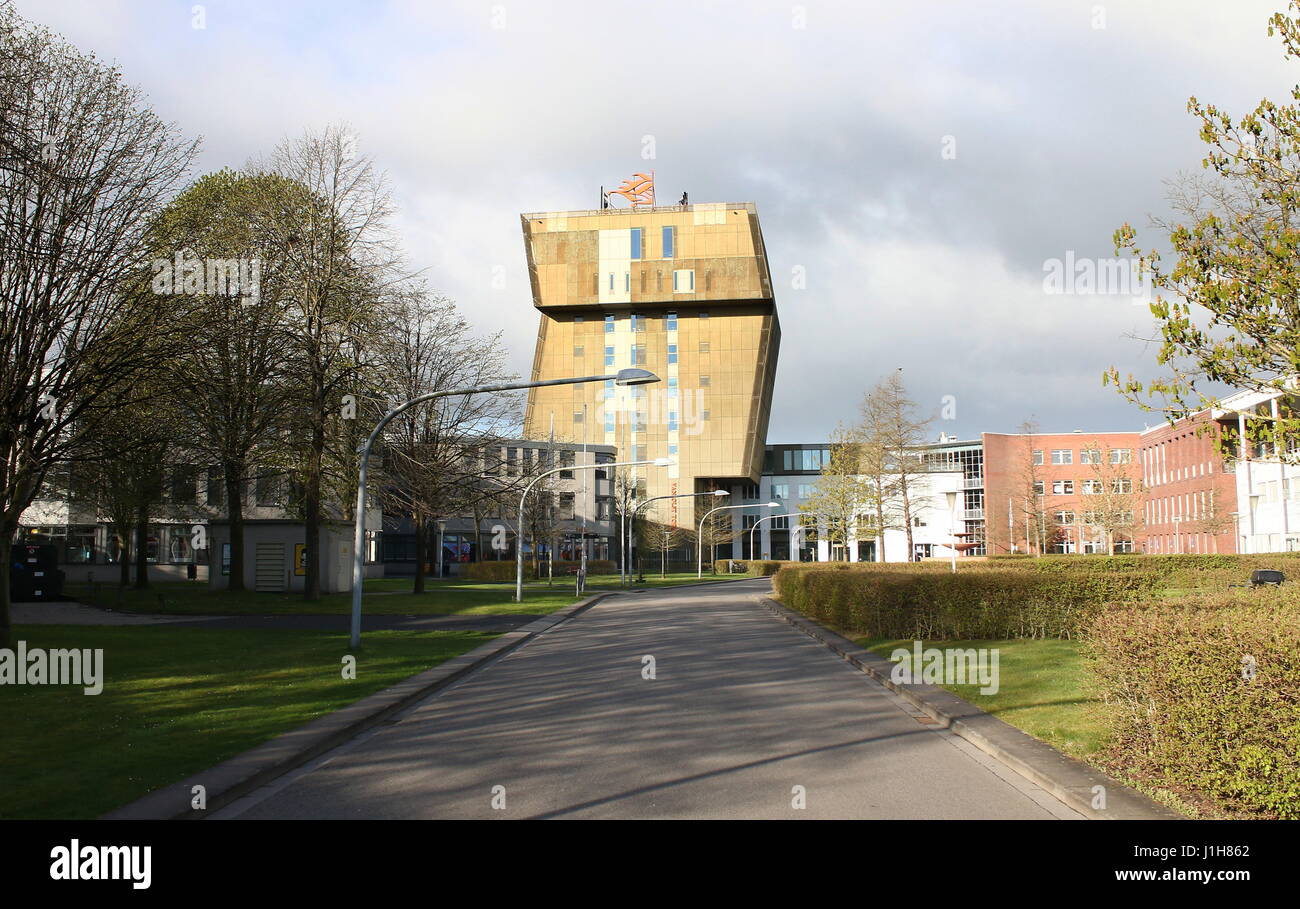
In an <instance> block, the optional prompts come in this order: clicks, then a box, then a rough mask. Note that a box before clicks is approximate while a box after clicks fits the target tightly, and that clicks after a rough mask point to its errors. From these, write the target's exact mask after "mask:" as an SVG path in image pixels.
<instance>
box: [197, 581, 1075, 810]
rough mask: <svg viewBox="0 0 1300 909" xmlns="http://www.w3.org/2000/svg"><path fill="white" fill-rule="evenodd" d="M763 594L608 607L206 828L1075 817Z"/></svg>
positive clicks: (620, 599)
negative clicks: (300, 823) (809, 632)
mask: <svg viewBox="0 0 1300 909" xmlns="http://www.w3.org/2000/svg"><path fill="white" fill-rule="evenodd" d="M767 589H768V582H767V581H753V582H742V583H737V584H727V585H721V586H718V587H702V588H679V589H674V590H662V591H651V592H646V593H640V594H629V595H623V596H617V597H612V598H610V599H608V600H605V601H604V602H602V603H601V604H600V605H598V606H596V607H595V608H593V609H591V610H588V611H587V612H585V613H583V614H582V615H580V616H578V617H577V618H575V619H573V620H571V621H569V622H566V623H564V624H562V625H560V626H558V627H557V628H556V629H554V630H553V631H550V632H547V633H545V634H543V635H541V636H540V637H538V638H536V639H535V640H534V641H532V642H530V643H529V644H528V645H526V646H524V647H522V648H520V649H519V650H516V651H514V652H513V653H510V654H508V655H507V656H505V657H504V658H502V659H500V660H498V661H497V662H495V663H493V664H491V665H489V666H487V667H485V668H483V669H481V670H479V671H478V672H476V673H474V674H472V675H470V676H469V677H467V678H466V679H465V680H463V681H461V682H459V683H458V684H456V685H454V686H452V687H450V688H447V689H445V690H444V691H442V692H440V693H439V694H438V695H435V696H432V697H431V698H429V699H428V700H426V701H424V702H423V703H422V704H420V705H418V706H416V707H414V708H412V709H411V710H410V711H408V712H407V713H405V714H403V715H402V716H400V717H398V718H397V719H396V720H394V721H393V722H391V723H390V724H388V725H384V726H381V727H379V728H377V729H375V730H372V731H371V732H369V733H367V734H365V735H363V736H362V737H360V738H357V739H355V740H353V741H352V742H350V743H348V744H347V745H344V746H343V747H341V748H339V749H337V750H335V751H334V752H331V753H330V754H328V755H325V756H324V757H322V758H320V759H318V760H317V761H315V762H313V763H312V764H309V765H307V766H306V767H304V768H301V769H300V770H298V771H295V772H294V773H292V774H289V775H287V776H285V777H282V778H280V779H279V780H277V781H275V782H273V783H271V784H269V785H268V786H267V787H264V788H263V789H261V790H258V791H257V792H254V793H252V794H250V795H249V796H247V797H245V798H244V799H242V800H240V801H238V802H236V803H234V804H233V805H230V806H228V807H227V808H225V809H223V810H222V811H220V812H217V813H216V814H215V815H214V817H219V818H228V817H244V818H489V819H491V818H796V819H797V818H1038V819H1044V818H1077V817H1078V815H1077V814H1076V813H1075V812H1073V811H1072V810H1071V809H1069V808H1068V807H1066V806H1065V805H1063V804H1061V803H1060V802H1059V801H1057V800H1056V799H1055V798H1053V797H1051V796H1050V795H1048V794H1047V793H1045V792H1043V791H1042V790H1040V789H1038V788H1037V787H1035V786H1033V785H1032V784H1030V783H1028V782H1027V781H1025V780H1024V779H1023V778H1021V777H1019V776H1018V775H1017V774H1015V773H1014V772H1013V771H1011V770H1010V769H1008V768H1006V767H1004V766H1003V765H1001V764H1000V763H998V762H997V761H995V760H993V759H992V758H989V757H988V756H987V755H984V754H982V753H981V752H978V751H977V750H975V749H974V748H973V747H972V746H970V745H969V744H968V743H966V742H964V741H963V740H961V739H959V738H957V737H956V736H953V735H952V734H951V733H948V732H945V731H941V730H939V729H937V728H936V727H934V726H932V725H926V724H923V723H922V722H920V721H919V720H918V719H917V718H916V716H914V712H915V711H914V709H913V708H910V707H909V706H908V705H906V704H905V702H903V701H902V700H901V699H899V698H898V697H897V696H896V695H894V694H893V693H892V692H890V691H889V690H888V689H886V688H884V687H883V686H881V685H879V684H877V683H876V682H874V681H872V680H871V679H870V678H868V677H867V676H865V675H863V674H862V673H860V672H858V671H857V670H855V669H853V668H852V667H850V666H849V665H848V664H846V663H845V662H843V661H842V660H840V659H839V658H837V657H836V656H834V655H832V654H831V653H830V652H829V651H827V650H826V649H825V648H824V647H822V646H821V645H820V644H818V643H816V642H815V641H813V640H811V639H810V638H808V637H806V636H804V635H802V634H800V633H799V632H797V631H795V630H794V629H792V628H791V627H790V626H788V625H786V624H785V623H784V622H781V621H780V620H779V619H777V618H776V617H774V616H772V615H771V614H770V613H768V612H767V611H766V610H764V609H763V608H761V607H760V606H759V605H758V604H757V603H756V602H755V601H754V599H753V597H754V595H756V594H758V593H760V592H764V591H766V590H767ZM647 655H650V656H653V657H654V658H655V672H656V676H657V677H656V678H655V679H654V680H647V679H645V678H643V667H644V662H643V658H644V657H645V656H647ZM796 787H801V789H799V788H796ZM800 792H802V793H803V799H804V804H805V805H806V807H805V808H802V809H801V808H796V807H794V803H795V802H796V801H797V800H798V798H799V793H800ZM494 797H495V798H496V801H497V804H498V805H500V804H501V799H502V798H503V797H504V806H505V807H504V808H503V809H499V808H494V807H493V800H494Z"/></svg>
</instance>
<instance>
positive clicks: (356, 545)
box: [312, 368, 660, 647]
mask: <svg viewBox="0 0 1300 909" xmlns="http://www.w3.org/2000/svg"><path fill="white" fill-rule="evenodd" d="M610 379H612V380H613V381H614V382H615V383H616V384H618V385H649V384H651V383H654V382H658V381H660V379H659V377H658V376H657V375H655V374H654V373H652V372H650V370H648V369H635V368H633V369H620V370H619V371H618V372H617V373H615V374H614V375H612V376H581V377H576V378H569V379H548V380H547V381H545V382H511V383H508V384H505V385H480V386H477V387H475V388H455V389H450V390H448V391H432V392H429V393H428V394H426V395H420V396H419V397H417V398H412V399H411V400H409V401H407V402H406V403H405V404H399V405H398V406H397V407H394V408H393V409H392V410H390V411H389V412H388V413H386V414H384V416H383V418H382V419H381V420H380V421H379V422H378V423H377V424H376V425H375V428H374V429H373V430H372V431H371V433H370V435H369V436H368V437H367V438H366V440H365V442H363V443H362V444H361V446H360V449H359V454H360V456H361V457H360V462H361V463H360V467H359V469H358V472H357V510H356V518H355V522H356V523H355V526H354V527H353V530H352V635H351V645H350V646H352V647H360V646H361V586H362V581H363V576H364V575H365V570H366V569H365V544H366V476H367V474H368V472H369V469H370V450H371V449H372V448H373V447H374V444H375V440H376V439H377V438H379V434H380V433H381V432H383V429H384V427H385V426H387V425H388V424H389V422H390V421H391V420H392V419H393V418H394V417H396V416H398V415H399V414H402V413H404V412H406V411H407V410H410V409H411V408H412V407H414V406H415V405H417V404H423V403H424V402H425V401H432V400H434V399H435V398H449V397H453V396H457V395H475V394H484V393H486V392H491V391H518V390H519V389H523V388H542V387H545V386H549V385H581V384H583V383H585V382H605V381H608V380H610ZM312 543H313V545H314V544H315V541H312Z"/></svg>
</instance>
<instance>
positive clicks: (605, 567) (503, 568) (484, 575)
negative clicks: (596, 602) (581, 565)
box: [460, 559, 618, 581]
mask: <svg viewBox="0 0 1300 909" xmlns="http://www.w3.org/2000/svg"><path fill="white" fill-rule="evenodd" d="M541 567H542V571H543V574H542V577H546V575H545V571H546V563H545V562H543V563H542V566H541ZM577 567H578V563H577V562H559V561H557V562H556V563H555V576H556V577H557V578H560V577H567V576H568V574H569V569H570V568H577ZM616 571H618V569H617V568H615V567H614V563H613V562H611V561H609V560H608V559H588V560H587V574H589V575H592V574H613V573H614V572H616ZM460 576H461V577H462V578H464V579H465V580H467V581H513V580H514V579H515V560H514V559H510V560H509V561H505V560H502V561H487V562H466V563H465V564H464V565H462V566H461V568H460ZM524 577H526V578H532V577H533V563H532V561H531V560H528V559H525V560H524Z"/></svg>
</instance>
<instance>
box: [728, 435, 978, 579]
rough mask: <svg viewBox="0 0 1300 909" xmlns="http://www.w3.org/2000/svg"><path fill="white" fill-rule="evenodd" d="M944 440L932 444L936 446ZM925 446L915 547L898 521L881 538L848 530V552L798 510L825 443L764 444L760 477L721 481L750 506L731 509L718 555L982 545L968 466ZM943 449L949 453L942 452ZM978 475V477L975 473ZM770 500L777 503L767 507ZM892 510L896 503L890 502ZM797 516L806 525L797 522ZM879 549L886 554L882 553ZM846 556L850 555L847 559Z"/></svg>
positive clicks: (865, 554)
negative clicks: (972, 522) (728, 536)
mask: <svg viewBox="0 0 1300 909" xmlns="http://www.w3.org/2000/svg"><path fill="white" fill-rule="evenodd" d="M939 447H941V446H936V447H935V448H936V450H937V449H938V448H939ZM931 454H932V452H927V455H926V457H927V460H928V461H929V463H928V465H927V468H928V469H927V472H926V473H921V474H918V475H917V477H916V481H915V483H914V484H913V487H912V489H911V496H912V503H911V505H912V551H911V552H910V553H909V552H908V548H907V532H906V530H905V529H904V528H902V527H899V526H895V527H890V528H888V529H886V530H885V532H884V534H883V540H882V539H880V538H879V537H872V538H869V539H868V538H863V539H858V538H854V537H851V538H850V539H849V541H848V546H847V549H848V552H847V553H845V552H844V551H843V548H844V547H842V546H841V545H840V544H835V545H832V543H831V542H830V541H829V540H828V539H826V535H825V524H824V523H821V524H820V529H819V530H813V529H812V525H813V524H814V521H815V519H814V518H812V517H811V516H806V515H804V513H803V507H804V506H805V505H806V504H807V503H808V501H809V500H810V499H812V498H813V495H814V490H815V486H816V483H817V478H818V476H819V475H820V474H821V471H822V467H823V465H824V464H825V463H826V462H827V460H828V459H829V458H830V449H829V448H828V446H826V445H825V444H824V443H823V444H813V445H769V446H768V447H767V452H766V459H765V465H764V472H763V475H762V476H761V478H760V480H759V482H758V483H756V484H754V483H746V484H739V485H735V486H730V487H724V488H726V489H727V490H728V491H729V492H730V493H731V496H730V498H729V499H728V500H727V501H728V504H731V505H742V504H743V505H751V506H752V507H749V508H742V509H734V510H731V512H730V513H731V515H732V531H733V534H734V536H733V539H732V540H731V542H730V543H729V544H726V545H724V546H721V547H719V552H718V556H719V558H733V559H748V558H759V559H763V558H771V559H778V560H783V561H784V560H792V561H805V562H813V561H816V562H829V561H852V562H874V561H887V562H906V561H911V560H919V559H930V558H941V559H948V558H952V557H953V555H954V554H959V553H955V550H954V549H953V548H952V547H953V544H954V543H956V542H962V541H965V542H970V543H976V544H979V543H981V542H982V540H979V539H977V536H978V534H977V533H975V532H972V531H971V529H970V526H969V524H968V520H967V519H968V518H970V516H971V510H970V509H969V507H968V505H969V502H968V497H969V493H968V491H967V490H968V489H970V488H971V487H970V485H969V484H970V483H971V480H970V479H969V477H968V475H967V474H968V473H969V471H964V470H963V467H962V465H961V464H959V463H957V462H956V461H952V462H949V461H948V460H942V461H940V462H935V461H934V460H932V459H931V458H930V455H931ZM945 455H946V453H945ZM976 481H980V482H982V481H981V480H979V478H976ZM768 502H776V503H778V507H776V508H770V507H765V506H766V503H768ZM891 511H893V512H896V511H897V507H895V508H893V509H891ZM801 518H803V521H802V522H801ZM801 523H804V524H807V525H808V526H807V528H806V529H804V528H801V526H800V525H801ZM882 550H883V558H882ZM846 556H847V558H846Z"/></svg>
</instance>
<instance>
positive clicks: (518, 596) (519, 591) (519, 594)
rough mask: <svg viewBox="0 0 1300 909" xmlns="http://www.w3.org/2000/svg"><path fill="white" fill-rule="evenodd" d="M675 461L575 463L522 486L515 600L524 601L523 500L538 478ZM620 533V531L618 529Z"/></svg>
mask: <svg viewBox="0 0 1300 909" xmlns="http://www.w3.org/2000/svg"><path fill="white" fill-rule="evenodd" d="M674 463H676V462H675V461H673V459H672V458H655V459H654V460H653V461H616V462H614V463H613V464H576V465H571V466H569V467H552V468H551V469H550V470H548V471H545V472H544V473H539V474H538V475H537V476H535V477H533V479H532V482H530V483H529V484H528V485H527V486H525V487H524V494H523V495H521V496H520V497H519V521H518V525H517V527H516V529H515V602H516V603H522V602H523V601H524V500H525V499H527V498H528V493H529V492H531V491H532V488H533V487H534V486H535V485H537V483H538V481H539V480H544V479H545V478H547V477H549V476H550V475H551V474H553V473H559V472H560V471H561V470H600V469H604V468H606V467H637V466H640V465H642V464H653V465H654V466H655V467H671V466H672V465H673V464H674ZM619 533H620V534H621V533H622V531H619Z"/></svg>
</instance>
